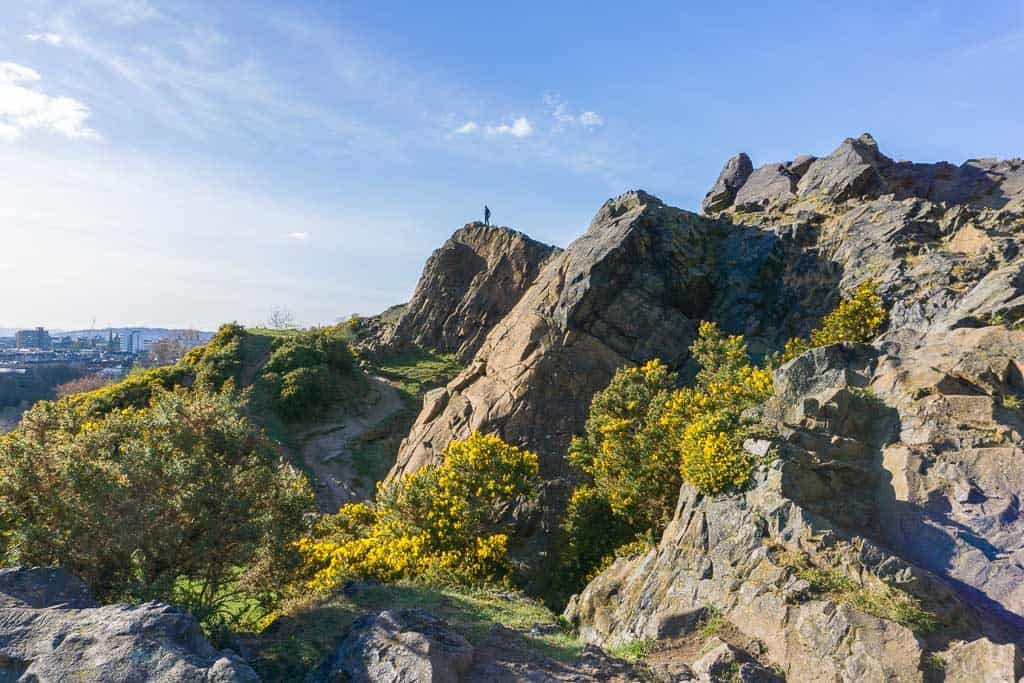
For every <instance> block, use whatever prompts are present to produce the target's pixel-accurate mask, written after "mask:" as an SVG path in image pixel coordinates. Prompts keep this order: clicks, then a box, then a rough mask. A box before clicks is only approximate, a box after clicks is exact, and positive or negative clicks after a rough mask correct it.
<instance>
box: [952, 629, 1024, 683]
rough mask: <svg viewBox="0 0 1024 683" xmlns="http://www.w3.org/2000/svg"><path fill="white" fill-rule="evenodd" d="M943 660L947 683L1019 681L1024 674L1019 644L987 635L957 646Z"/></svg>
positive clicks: (1012, 682) (1006, 682)
mask: <svg viewBox="0 0 1024 683" xmlns="http://www.w3.org/2000/svg"><path fill="white" fill-rule="evenodd" d="M942 659H943V660H944V661H945V667H944V673H945V678H944V679H943V680H944V681H945V682H946V683H1017V681H1018V680H1019V679H1020V677H1021V674H1022V671H1021V666H1020V654H1019V653H1018V651H1017V647H1016V646H1015V645H1014V644H1012V643H1006V644H1005V645H997V644H996V643H993V642H992V641H991V640H989V639H988V638H979V639H978V640H975V641H973V642H970V643H962V644H960V645H957V646H955V647H953V648H952V649H950V650H949V652H947V653H946V654H945V655H944V656H943V658H942Z"/></svg>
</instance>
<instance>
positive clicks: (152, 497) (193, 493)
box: [0, 388, 312, 618]
mask: <svg viewBox="0 0 1024 683" xmlns="http://www.w3.org/2000/svg"><path fill="white" fill-rule="evenodd" d="M0 472H2V476H0V517H2V520H3V524H4V528H5V531H6V535H5V541H6V547H5V548H4V554H5V560H6V561H7V562H9V563H12V564H13V563H16V564H25V565H43V566H62V567H66V568H67V569H69V570H70V571H72V572H73V573H75V574H76V575H78V576H80V577H82V578H83V579H84V580H85V581H86V582H88V583H89V584H90V586H92V588H93V589H94V590H95V591H96V593H97V595H98V596H100V597H101V598H102V599H111V600H113V599H129V600H141V599H149V598H161V599H165V600H177V601H178V602H179V604H181V603H182V602H184V603H185V604H186V606H187V607H189V608H192V609H194V610H195V611H196V613H197V614H198V615H199V616H200V617H201V618H206V617H208V616H210V615H211V614H212V613H213V612H215V611H216V609H217V596H218V595H219V594H221V592H222V591H221V589H222V588H223V587H224V586H225V585H228V584H230V583H234V584H236V585H238V586H240V587H242V588H243V589H244V590H245V591H246V592H247V593H248V594H250V595H254V596H255V595H264V596H265V595H268V594H269V593H268V591H269V590H270V587H272V586H273V584H274V583H275V582H276V581H277V580H278V579H279V577H280V576H282V575H284V574H287V573H288V572H290V571H292V570H293V569H294V566H295V565H296V564H297V560H298V556H297V554H296V553H295V552H294V549H293V547H292V542H293V541H294V540H295V539H296V538H298V537H299V536H300V535H301V533H302V531H303V528H304V527H303V515H304V514H305V513H306V512H307V511H308V510H309V509H311V507H312V496H311V493H310V489H309V486H308V484H307V482H306V480H305V478H304V477H303V476H302V475H301V474H300V473H298V472H297V471H295V470H294V469H293V468H292V467H290V466H289V465H287V464H285V463H284V462H282V460H281V457H280V456H279V454H278V451H277V449H276V448H275V447H274V445H273V443H271V442H269V441H268V440H267V439H266V438H265V437H264V436H263V435H262V432H261V431H260V430H259V429H258V428H257V427H256V426H255V425H253V424H252V423H251V422H250V421H249V420H248V419H247V418H246V417H245V416H244V413H243V409H242V406H241V404H240V403H239V401H238V399H237V398H236V397H234V396H232V395H230V394H228V393H215V392H212V391H210V390H208V389H202V388H195V389H193V390H191V391H185V390H180V389H179V390H177V391H173V392H170V391H166V390H163V389H154V390H153V396H152V400H151V404H150V406H149V407H147V408H142V409H135V408H123V409H120V410H114V411H112V412H109V413H108V414H106V415H104V416H102V417H99V418H97V417H95V416H93V415H91V414H90V413H89V412H87V411H84V410H81V409H79V408H76V407H75V406H74V405H72V403H70V402H68V401H61V402H56V403H48V402H42V403H39V404H37V405H36V406H35V407H33V408H32V409H31V410H30V411H28V413H26V415H25V418H24V420H23V422H22V424H21V426H20V427H19V428H18V429H17V430H16V431H14V432H12V433H10V434H8V435H5V436H4V437H2V438H0ZM243 567H244V568H245V571H244V572H242V573H240V571H239V568H243ZM183 582H184V585H186V586H189V587H190V590H188V591H187V595H184V596H183V594H182V585H183Z"/></svg>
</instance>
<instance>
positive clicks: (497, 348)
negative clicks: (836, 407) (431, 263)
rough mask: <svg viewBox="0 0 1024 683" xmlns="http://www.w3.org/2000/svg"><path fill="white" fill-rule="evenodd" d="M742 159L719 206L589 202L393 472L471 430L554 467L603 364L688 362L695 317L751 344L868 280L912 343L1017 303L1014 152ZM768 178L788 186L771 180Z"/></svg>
mask: <svg viewBox="0 0 1024 683" xmlns="http://www.w3.org/2000/svg"><path fill="white" fill-rule="evenodd" d="M749 166H750V163H749V159H746V157H745V156H744V155H740V156H739V157H736V158H734V159H732V160H730V162H729V163H728V164H726V168H725V170H723V172H722V177H721V178H720V179H719V181H718V183H717V184H716V189H715V190H712V192H711V193H709V195H708V198H707V199H706V200H705V207H708V208H715V209H718V212H717V213H716V214H715V216H714V218H712V217H707V216H698V215H696V214H692V213H689V212H686V211H682V210H679V209H674V208H672V207H668V206H666V205H664V204H663V203H662V202H661V201H660V200H658V199H657V198H655V197H652V196H650V195H648V194H646V193H643V192H631V193H627V194H625V195H623V196H621V197H619V198H617V199H614V200H611V201H609V202H608V203H607V204H606V205H605V206H604V207H602V209H601V210H600V211H599V212H598V214H597V216H595V218H594V220H593V222H592V223H591V225H590V228H589V229H588V231H587V233H586V234H585V235H584V236H583V237H581V238H580V239H578V240H577V241H576V242H574V243H573V244H572V245H570V247H569V248H568V249H567V250H566V251H565V252H564V253H562V254H559V255H558V256H557V257H555V258H553V259H552V260H551V262H550V263H548V265H547V266H546V267H545V268H544V270H543V271H542V272H541V273H540V275H539V276H538V278H537V279H536V281H535V282H534V283H533V285H532V286H531V287H530V288H529V289H528V290H527V291H526V293H525V294H524V295H523V297H522V298H521V299H520V300H519V302H518V303H517V304H516V305H515V306H514V307H513V308H512V310H511V311H510V313H509V314H508V315H507V316H506V317H505V318H504V319H503V320H502V321H501V322H500V323H499V324H497V325H496V326H495V327H494V329H493V330H491V332H490V334H489V335H488V336H487V338H486V340H485V341H484V342H483V343H482V346H481V348H480V350H479V352H478V353H477V354H476V356H475V357H474V358H473V360H472V362H471V363H470V367H469V368H468V369H467V370H466V371H465V372H464V373H463V374H462V375H461V376H460V377H458V378H457V379H456V380H454V381H453V382H452V383H451V384H450V385H449V386H448V387H447V388H446V389H444V390H438V391H436V392H435V393H433V394H431V395H430V396H428V397H427V400H426V401H425V405H424V408H423V411H422V412H421V414H420V416H419V419H418V420H417V422H416V425H415V426H414V427H413V429H412V431H411V432H410V435H409V438H408V439H407V440H406V442H405V444H404V445H403V447H402V449H401V452H400V454H399V458H398V463H397V465H396V467H395V469H394V470H393V474H400V473H401V472H406V471H411V470H415V469H416V468H418V467H420V466H422V465H423V464H424V463H426V462H430V461H431V460H432V459H433V458H434V457H435V456H436V454H437V453H438V452H439V451H440V450H441V449H443V447H444V446H445V445H446V444H447V443H448V442H449V441H450V440H452V439H453V438H460V437H464V436H465V435H466V434H468V433H469V432H470V431H471V430H473V429H483V430H488V431H495V432H498V433H499V434H501V435H502V436H503V437H504V438H505V439H507V440H510V441H513V442H518V443H522V444H525V445H527V446H529V447H531V448H533V449H535V450H538V451H539V452H540V453H541V454H542V455H544V456H545V458H546V461H545V470H546V472H548V473H549V474H551V475H555V474H557V473H559V472H560V471H561V468H560V456H561V454H562V452H563V451H564V449H565V447H566V445H567V443H568V441H569V439H570V437H571V435H572V434H574V433H577V432H578V431H579V429H580V427H581V426H582V421H583V419H584V417H585V414H586V409H587V406H588V404H589V401H590V397H591V396H592V395H593V393H594V392H595V391H596V390H598V389H600V388H602V387H603V386H604V385H605V384H606V383H607V381H608V379H609V377H610V376H611V374H612V372H613V371H614V369H615V368H616V367H619V366H621V365H623V364H625V363H635V362H641V361H644V360H647V359H649V358H652V357H660V358H662V359H664V360H667V361H668V362H670V363H673V364H677V365H684V364H685V360H686V349H687V347H688V346H689V343H690V341H691V340H692V336H693V332H694V329H695V327H696V322H695V321H699V320H703V319H710V320H714V321H716V322H718V323H719V324H720V325H721V326H722V327H723V328H724V329H725V330H727V331H729V332H733V333H742V334H745V335H746V336H747V339H748V343H749V344H750V346H751V348H752V350H753V351H754V352H755V353H761V352H764V351H768V350H771V349H773V348H778V346H779V344H780V343H781V341H782V340H784V339H785V338H787V337H788V336H792V335H794V334H799V333H806V332H807V330H808V329H809V327H810V326H811V325H813V324H814V322H815V321H816V320H818V319H819V318H820V316H821V315H822V314H823V313H824V312H826V311H827V310H829V309H830V308H831V307H832V306H834V305H835V303H836V302H837V301H838V298H839V297H840V296H841V295H842V293H843V292H847V291H850V290H851V289H852V288H853V287H854V286H856V284H857V283H859V282H861V281H863V280H865V279H867V278H874V279H876V280H878V281H879V282H880V290H881V293H882V295H883V297H884V298H885V301H886V303H887V304H888V305H889V306H890V307H891V309H892V310H891V320H892V324H891V333H890V338H891V339H894V340H897V339H898V340H900V341H903V342H905V343H909V344H915V343H920V342H921V341H922V340H923V339H924V338H925V337H926V336H927V335H928V334H929V333H930V332H931V331H932V330H948V329H953V328H956V327H958V326H963V325H977V324H982V323H983V322H985V321H987V320H990V319H993V318H995V319H999V318H1000V317H1006V316H1011V317H1013V316H1017V315H1019V314H1020V313H1019V312H1020V311H1021V306H1022V303H1024V299H1022V297H1024V275H1022V274H1021V268H1020V258H1019V257H1020V236H1019V230H1018V229H1017V228H1018V226H1019V223H1018V221H1019V216H1020V213H1019V211H1020V209H1021V207H1022V204H1021V202H1024V182H1022V178H1024V164H1022V163H1021V162H996V161H974V162H968V163H967V164H964V166H962V167H952V166H950V165H948V164H934V165H928V164H910V163H908V162H899V163H895V162H892V161H891V160H889V159H888V158H887V157H885V156H883V155H881V154H880V153H879V152H878V150H877V146H876V145H875V143H874V140H873V139H871V138H870V136H866V135H865V136H862V137H861V138H858V139H856V140H853V139H850V140H847V141H845V142H844V143H843V144H842V145H840V147H839V148H838V149H837V150H836V151H835V152H834V153H833V154H832V155H830V156H828V157H825V158H822V159H813V158H812V157H801V158H799V159H797V160H795V161H793V162H789V163H786V164H774V165H769V166H762V167H760V168H758V169H749V168H748V167H749ZM780 169H781V170H780ZM952 169H959V170H955V171H954V170H952ZM769 173H778V174H783V175H785V176H786V177H787V178H788V177H790V176H792V177H791V180H792V182H790V183H789V184H788V185H787V186H786V188H780V187H779V185H778V183H777V182H775V181H774V180H768V179H766V178H765V176H766V175H768V174H769ZM798 176H799V177H798ZM915 193H916V194H915ZM736 198H739V199H741V200H743V203H740V204H737V203H736ZM752 198H756V201H754V199H752ZM954 199H957V200H962V201H960V202H958V203H951V202H952V200H954Z"/></svg>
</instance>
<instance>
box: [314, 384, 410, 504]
mask: <svg viewBox="0 0 1024 683" xmlns="http://www.w3.org/2000/svg"><path fill="white" fill-rule="evenodd" d="M369 381H370V389H369V392H368V393H367V397H366V400H365V401H363V402H361V403H360V405H359V407H358V408H357V409H355V410H354V411H353V410H352V408H344V407H341V408H338V409H337V410H335V411H334V412H332V413H330V414H328V415H327V417H326V418H324V419H323V420H320V421H319V422H317V424H316V425H314V426H312V427H309V428H307V429H304V430H302V431H300V432H298V433H297V434H296V440H297V441H298V443H299V444H300V446H299V448H300V454H301V457H302V460H303V462H304V463H305V464H306V467H308V468H309V469H310V470H312V472H313V474H314V475H315V477H316V503H317V508H318V509H319V510H320V511H321V512H327V513H333V512H337V511H338V508H340V507H341V506H342V505H344V504H345V503H354V502H358V501H361V500H369V499H370V498H372V497H373V492H374V484H375V482H372V481H367V480H366V479H365V478H364V477H360V476H359V474H358V472H356V470H355V467H354V465H353V461H352V445H353V443H354V442H355V441H356V440H357V439H358V438H359V437H361V436H362V435H364V434H366V433H367V432H369V431H370V430H372V429H373V428H374V427H376V426H377V425H379V424H380V423H381V422H383V421H384V420H386V419H387V418H389V417H391V416H392V415H394V414H395V413H397V412H398V411H400V410H402V408H403V403H402V396H401V394H400V392H399V391H398V389H396V388H395V387H394V386H392V385H391V384H390V383H389V382H388V380H386V379H384V378H382V377H370V378H369Z"/></svg>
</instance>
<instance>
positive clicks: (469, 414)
mask: <svg viewBox="0 0 1024 683" xmlns="http://www.w3.org/2000/svg"><path fill="white" fill-rule="evenodd" d="M712 230H713V224H712V223H711V222H709V221H707V220H705V219H703V218H701V217H699V216H696V215H694V214H690V213H687V212H685V211H680V210H678V209H673V208H670V207H667V206H665V205H664V204H663V203H662V202H661V201H659V200H658V199H656V198H655V197H652V196H650V195H648V194H645V193H643V192H631V193H627V194H625V195H623V196H622V197H619V198H618V199H615V200H612V201H609V202H608V203H607V204H605V206H604V207H603V208H602V209H601V211H600V212H598V214H597V216H596V217H595V218H594V221H593V223H592V224H591V227H590V229H589V230H588V231H587V233H586V234H585V235H584V236H583V237H581V238H579V239H578V240H576V241H575V242H574V243H573V244H572V245H571V246H570V247H569V248H568V249H567V250H566V251H565V252H563V253H561V254H559V255H557V256H556V257H554V259H552V261H551V262H550V263H549V264H548V265H547V267H546V268H545V269H544V271H543V272H542V274H541V275H540V277H539V278H538V279H537V281H536V282H535V283H534V284H533V286H532V287H531V288H530V289H529V290H528V291H527V292H526V294H525V295H524V296H523V297H522V299H521V300H520V301H519V303H518V304H517V305H516V306H515V307H514V308H513V309H512V311H511V312H510V313H509V314H508V316H506V317H505V318H504V319H503V320H502V321H501V323H499V324H498V325H497V326H496V327H495V328H494V329H493V330H492V331H491V333H490V334H489V335H488V337H487V340H486V341H485V342H484V345H483V346H482V348H481V349H480V352H479V353H478V354H477V356H476V358H475V359H474V361H473V363H472V366H471V367H470V368H469V369H467V370H466V371H465V372H464V373H463V375H462V376H460V377H458V378H456V379H455V380H453V382H452V383H451V384H449V385H448V387H447V389H446V392H445V394H444V395H438V396H434V395H432V396H431V399H430V409H429V411H428V412H426V413H422V414H421V415H420V417H419V419H417V421H416V424H415V425H414V426H413V428H412V430H411V431H410V433H409V436H408V438H407V439H406V440H405V442H404V443H403V444H402V448H401V450H400V452H399V455H398V461H397V463H396V465H395V468H394V469H393V470H392V473H391V475H390V476H392V477H394V476H398V475H399V474H401V473H403V472H410V471H414V470H416V469H418V468H419V467H421V466H423V465H424V464H426V463H429V462H433V461H435V460H436V458H437V457H438V455H439V453H440V450H441V449H443V448H444V447H445V446H446V445H447V444H448V443H449V442H450V441H451V440H452V439H456V438H464V437H466V436H467V435H468V434H469V433H470V432H471V431H473V430H481V431H490V432H496V433H498V434H499V435H501V436H502V437H503V438H505V439H506V440H509V441H511V442H514V443H519V444H525V445H527V446H529V447H530V448H532V449H534V450H537V451H538V452H540V454H541V455H542V456H543V458H542V462H541V469H542V474H544V475H545V476H548V477H555V476H559V475H560V474H562V473H563V472H564V465H563V463H562V455H563V453H564V450H565V448H566V446H568V444H569V441H570V439H571V438H572V435H573V434H575V433H576V432H577V431H578V430H579V429H580V427H581V426H582V425H583V422H584V420H585V419H586V413H587V408H588V406H589V404H590V399H591V397H592V396H593V394H594V393H595V392H596V391H598V390H599V389H601V388H603V387H604V386H605V385H606V384H607V383H608V381H609V380H610V379H611V377H612V375H613V374H614V372H615V370H616V369H617V368H619V367H621V366H623V365H627V364H630V363H637V362H643V361H646V360H649V359H651V358H655V357H661V358H663V359H665V360H666V361H668V362H670V363H676V364H681V363H682V362H683V361H684V360H685V359H686V358H687V355H688V347H689V345H690V342H691V340H692V339H693V336H694V332H695V326H694V323H693V322H692V320H693V318H696V317H697V316H699V315H700V314H701V312H702V311H703V310H704V309H705V308H706V307H707V306H708V304H709V301H708V294H709V290H710V278H709V273H708V272H707V271H706V270H705V269H704V268H703V267H701V266H700V265H699V264H701V263H702V262H705V260H706V258H707V253H706V252H707V250H708V248H709V245H710V244H711V243H712V238H713V235H712ZM442 406H443V407H442Z"/></svg>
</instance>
